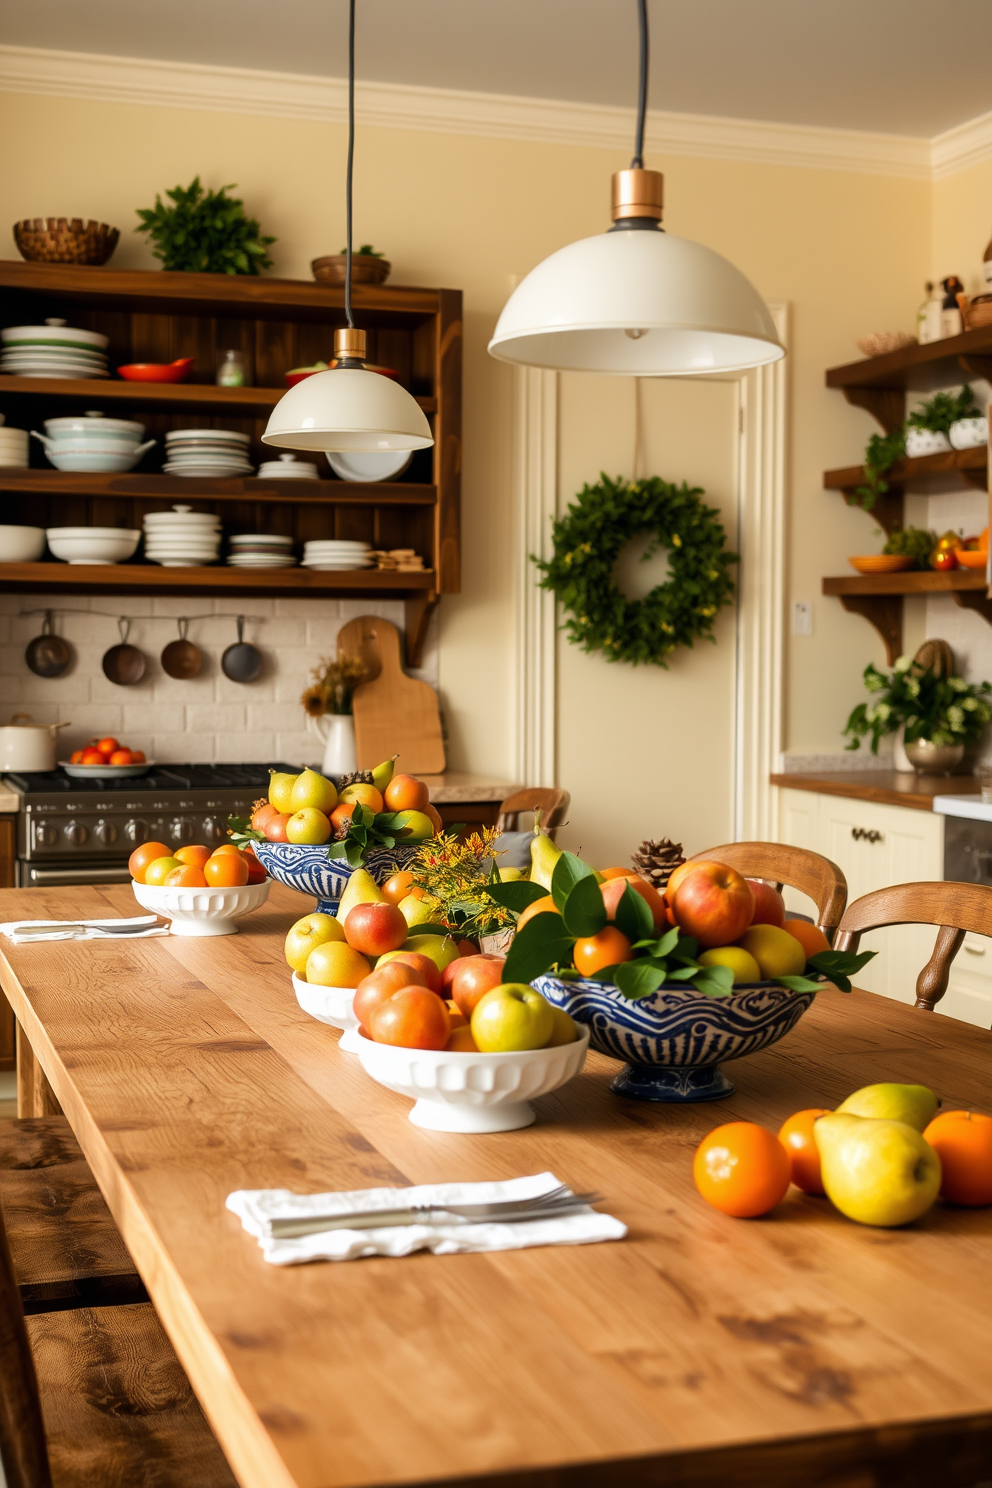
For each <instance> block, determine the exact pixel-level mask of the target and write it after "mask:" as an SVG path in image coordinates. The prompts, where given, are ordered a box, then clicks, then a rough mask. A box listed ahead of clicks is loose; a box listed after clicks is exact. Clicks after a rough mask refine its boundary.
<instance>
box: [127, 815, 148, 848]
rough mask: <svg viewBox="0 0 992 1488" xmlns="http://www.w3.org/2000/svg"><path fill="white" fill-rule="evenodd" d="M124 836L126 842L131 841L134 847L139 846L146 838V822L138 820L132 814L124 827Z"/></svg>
mask: <svg viewBox="0 0 992 1488" xmlns="http://www.w3.org/2000/svg"><path fill="white" fill-rule="evenodd" d="M124 836H125V837H126V838H127V840H128V842H133V843H134V845H135V847H140V846H141V844H142V843H143V842H145V841H147V839H148V824H147V822H143V821H138V820H137V819H136V818H135V817H133V816H132V817H130V818H129V819H128V821H127V824H126V825H125V827H124Z"/></svg>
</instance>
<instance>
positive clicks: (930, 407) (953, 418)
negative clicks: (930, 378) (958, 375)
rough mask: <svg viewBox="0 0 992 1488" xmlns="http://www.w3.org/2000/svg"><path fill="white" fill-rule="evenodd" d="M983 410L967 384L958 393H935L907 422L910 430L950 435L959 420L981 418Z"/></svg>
mask: <svg viewBox="0 0 992 1488" xmlns="http://www.w3.org/2000/svg"><path fill="white" fill-rule="evenodd" d="M981 412H982V410H981V409H980V408H979V406H978V404H977V403H976V402H975V395H974V393H973V392H972V390H971V386H970V384H968V383H965V385H964V387H963V388H962V389H961V391H960V392H958V393H934V395H933V397H932V398H928V399H927V401H926V402H925V403H924V404H922V406H921V407H919V408H917V409H916V411H915V412H914V413H911V414H910V415H909V418H908V419H907V420H906V427H907V428H909V429H930V430H931V431H932V432H933V433H934V434H949V433H950V432H951V425H952V424H955V423H957V421H958V419H966V418H979V417H980V416H981Z"/></svg>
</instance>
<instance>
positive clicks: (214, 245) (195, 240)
mask: <svg viewBox="0 0 992 1488" xmlns="http://www.w3.org/2000/svg"><path fill="white" fill-rule="evenodd" d="M233 190H234V185H233V183H232V184H230V185H228V186H222V187H221V188H220V190H219V191H214V190H212V189H211V190H205V189H204V187H203V186H202V185H201V183H200V178H199V176H195V177H194V179H193V180H192V181H191V182H190V184H189V185H188V186H173V188H172V190H171V191H167V192H166V193H165V194H166V197H167V198H168V200H169V201H170V202H172V206H166V204H165V203H164V202H163V201H162V198H161V197H160V196H158V195H156V197H155V205H154V207H141V208H139V209H138V216H139V217H140V219H141V223H140V226H138V227H136V228H135V232H139V233H147V234H148V236H149V237H150V238H151V241H152V243H153V244H154V245H155V246H154V247H153V248H152V253H153V254H154V256H155V257H156V258H158V259H160V260H161V262H162V267H163V268H164V269H172V270H180V271H184V272H187V273H200V274H259V273H261V271H262V269H271V267H272V260H271V258H269V256H268V253H267V252H266V250H267V249H268V248H269V246H270V245H271V244H272V243H274V242H275V241H276V239H275V238H272V237H266V236H265V235H263V233H262V229H261V227H260V226H259V223H258V221H257V219H256V218H254V217H248V216H247V215H246V213H245V209H244V203H243V202H242V201H241V199H240V197H236V196H228V194H227V193H228V191H233Z"/></svg>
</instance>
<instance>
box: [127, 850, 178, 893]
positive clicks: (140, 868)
mask: <svg viewBox="0 0 992 1488" xmlns="http://www.w3.org/2000/svg"><path fill="white" fill-rule="evenodd" d="M171 856H172V854H171V852H170V850H169V848H167V847H166V845H165V843H164V842H143V843H142V844H141V846H140V847H136V848H135V849H134V852H133V853H132V854H131V856H130V857H129V858H128V860H127V871H128V873H130V875H131V877H132V878H133V879H134V881H135V883H144V881H145V869H146V868H147V867H148V865H149V863H154V861H155V859H156V858H168V857H171Z"/></svg>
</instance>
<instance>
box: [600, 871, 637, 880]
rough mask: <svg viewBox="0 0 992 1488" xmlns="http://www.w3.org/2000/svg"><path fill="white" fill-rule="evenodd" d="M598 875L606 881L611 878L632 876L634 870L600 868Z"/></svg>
mask: <svg viewBox="0 0 992 1488" xmlns="http://www.w3.org/2000/svg"><path fill="white" fill-rule="evenodd" d="M599 876H600V878H603V879H606V880H607V882H608V881H609V880H610V879H611V878H633V877H634V870H633V868H600V870H599Z"/></svg>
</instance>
